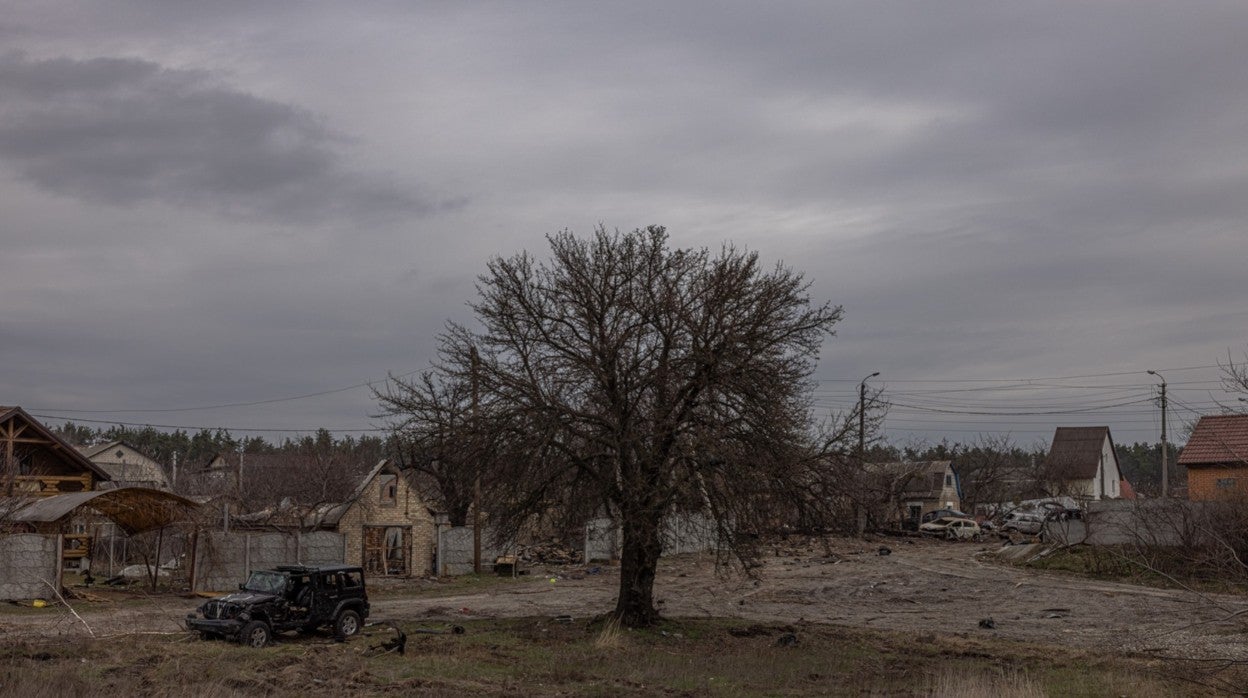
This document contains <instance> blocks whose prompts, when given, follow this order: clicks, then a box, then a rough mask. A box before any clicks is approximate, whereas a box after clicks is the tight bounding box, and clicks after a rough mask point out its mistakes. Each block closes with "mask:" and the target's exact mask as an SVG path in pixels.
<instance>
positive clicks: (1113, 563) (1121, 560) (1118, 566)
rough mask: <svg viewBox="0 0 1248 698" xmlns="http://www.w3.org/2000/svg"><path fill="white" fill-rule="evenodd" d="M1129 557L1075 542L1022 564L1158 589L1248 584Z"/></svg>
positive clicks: (1230, 589) (1222, 589)
mask: <svg viewBox="0 0 1248 698" xmlns="http://www.w3.org/2000/svg"><path fill="white" fill-rule="evenodd" d="M1131 560H1132V558H1131V553H1130V551H1123V550H1118V549H1115V548H1112V547H1107V546H1093V545H1077V546H1072V547H1069V548H1062V549H1059V550H1056V551H1054V552H1052V553H1050V554H1049V555H1046V556H1045V557H1042V558H1039V559H1037V560H1033V561H1031V562H1028V563H1026V565H1025V566H1026V567H1030V568H1032V569H1038V570H1046V571H1049V572H1060V573H1064V574H1074V575H1078V576H1082V577H1091V578H1093V579H1103V580H1106V581H1117V582H1128V583H1131V584H1141V585H1145V586H1151V587H1157V588H1161V589H1179V588H1182V586H1186V587H1189V588H1192V589H1195V590H1197V591H1204V592H1216V593H1226V594H1248V584H1245V583H1243V581H1241V580H1235V579H1220V578H1210V577H1203V576H1194V575H1192V574H1190V573H1189V572H1188V570H1187V568H1185V567H1184V566H1183V565H1182V564H1179V563H1173V564H1172V563H1171V562H1170V561H1167V560H1165V559H1156V560H1150V561H1148V562H1147V563H1146V564H1139V563H1136V562H1132V561H1131ZM1141 562H1143V561H1141ZM1149 567H1152V568H1154V569H1157V570H1163V571H1165V572H1166V574H1161V573H1160V572H1156V571H1154V569H1149ZM1167 575H1169V576H1167ZM1175 580H1177V581H1178V582H1181V583H1182V585H1180V584H1176V582H1175Z"/></svg>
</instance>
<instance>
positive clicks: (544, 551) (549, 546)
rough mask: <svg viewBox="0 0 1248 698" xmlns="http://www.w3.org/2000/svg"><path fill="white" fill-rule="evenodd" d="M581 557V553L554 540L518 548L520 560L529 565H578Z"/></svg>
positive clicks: (582, 554) (582, 555)
mask: <svg viewBox="0 0 1248 698" xmlns="http://www.w3.org/2000/svg"><path fill="white" fill-rule="evenodd" d="M583 557H584V553H583V552H582V551H580V550H577V549H576V548H573V547H571V546H569V545H566V544H564V543H560V542H559V541H554V540H551V541H545V542H541V543H533V544H530V545H526V546H522V547H521V548H520V559H521V560H522V561H523V562H529V563H535V562H536V563H542V564H547V565H579V564H581V562H582V558H583Z"/></svg>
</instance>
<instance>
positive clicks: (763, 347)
mask: <svg viewBox="0 0 1248 698" xmlns="http://www.w3.org/2000/svg"><path fill="white" fill-rule="evenodd" d="M548 239H549V243H550V248H551V255H552V258H551V259H550V261H549V262H539V261H537V260H535V259H534V258H533V257H532V256H530V255H529V254H528V253H522V254H519V255H517V256H514V257H511V258H495V259H493V260H492V261H491V262H490V263H489V266H488V271H487V272H486V273H485V274H484V275H483V276H481V277H480V279H479V283H478V292H479V294H480V297H479V299H478V300H477V301H476V302H475V303H474V304H473V305H472V308H473V310H474V311H475V314H476V319H477V320H478V322H479V323H480V327H481V330H480V331H479V332H474V331H472V330H470V329H468V328H467V327H466V326H463V325H457V324H452V325H450V326H449V329H448V331H447V333H446V334H445V335H444V345H443V356H444V359H445V366H444V368H445V369H446V370H447V371H448V372H449V373H451V374H452V375H455V376H457V377H458V378H459V379H460V380H469V379H470V378H471V376H472V371H473V363H472V361H471V358H470V357H471V356H472V353H473V351H474V349H476V350H478V351H479V352H480V362H479V364H478V365H479V379H480V386H481V391H482V396H483V398H482V399H483V400H488V402H489V403H490V404H489V408H490V410H491V412H492V413H495V414H498V415H501V416H500V419H502V422H501V423H502V424H505V425H507V427H505V438H507V439H508V440H509V442H510V446H509V450H511V451H512V452H513V453H515V454H516V455H515V456H514V457H510V458H506V459H502V461H503V462H502V463H501V464H500V465H499V467H500V468H501V469H502V470H503V471H504V474H505V481H506V482H508V483H509V487H508V489H507V491H506V492H505V493H501V494H500V495H499V496H495V497H494V498H493V499H492V501H491V506H492V508H491V510H490V516H491V521H492V522H493V523H494V524H496V525H498V526H503V527H505V526H507V525H508V524H510V525H511V526H513V527H514V526H518V525H519V523H518V522H520V521H522V520H526V519H528V518H529V517H531V516H532V515H533V514H534V513H535V512H536V513H540V512H543V511H546V510H549V509H550V508H551V507H552V505H556V504H562V503H565V502H572V501H573V500H579V502H580V503H581V506H584V505H585V503H590V504H593V505H602V506H603V507H604V508H605V509H606V510H607V511H609V512H610V513H611V514H612V515H613V516H614V517H616V519H617V520H618V522H619V525H620V527H621V529H622V533H623V547H622V554H621V566H620V587H619V596H618V599H617V603H616V609H615V615H616V616H617V617H618V618H619V619H620V621H621V622H622V623H624V624H625V625H628V626H643V625H648V624H650V623H652V622H653V621H655V620H656V618H657V617H658V614H657V612H656V611H655V608H654V603H653V585H654V577H655V569H656V566H657V564H658V560H659V556H660V554H661V553H662V551H663V536H662V532H663V524H664V520H665V518H666V517H668V516H669V515H671V514H672V513H673V512H677V511H681V510H692V509H696V510H698V511H699V512H703V513H706V514H708V515H710V516H711V517H713V518H714V519H715V520H716V521H718V522H719V526H720V532H721V534H722V536H723V537H724V539H725V541H726V542H727V543H729V544H730V545H731V546H733V548H734V549H736V550H739V551H744V550H745V549H746V547H747V540H746V537H745V536H742V535H737V532H739V531H743V530H749V529H751V528H753V527H755V526H757V525H761V523H762V522H761V520H760V515H763V514H764V513H765V511H766V507H765V506H763V504H762V503H763V502H766V501H768V500H773V501H774V500H775V499H776V498H777V497H778V496H779V495H780V494H781V493H782V492H784V491H785V490H786V489H792V488H794V487H802V488H805V487H807V486H808V485H809V483H808V480H807V479H806V478H804V477H801V476H800V475H801V474H800V473H795V469H797V468H799V467H802V466H801V465H799V464H801V463H803V462H806V461H809V459H808V458H806V456H808V453H807V451H806V448H805V444H806V442H807V439H808V438H809V434H810V429H811V427H812V425H811V424H810V423H809V418H808V414H809V409H808V408H809V399H808V394H809V389H810V387H811V385H810V382H809V375H810V373H811V371H812V369H813V366H814V361H815V358H816V355H817V352H818V350H819V347H820V345H821V343H822V341H823V339H824V337H825V336H827V335H828V334H830V333H831V329H832V326H833V325H834V324H835V323H836V322H837V321H838V320H839V319H840V317H841V310H840V308H839V307H833V306H830V305H827V304H825V305H818V306H812V304H811V301H810V299H809V297H808V296H807V291H808V286H809V284H808V283H807V282H806V281H804V280H803V278H802V276H801V275H799V274H797V273H795V272H793V271H791V270H789V269H788V268H787V267H784V266H777V267H775V268H774V269H772V270H770V271H767V270H765V269H764V268H763V267H762V264H761V263H760V261H759V259H758V256H757V254H754V253H746V252H743V251H740V250H737V249H735V248H734V247H732V246H725V247H724V248H723V249H722V250H721V251H720V252H719V253H718V254H712V253H711V252H710V251H709V250H706V249H700V250H698V249H672V248H670V247H669V245H668V236H667V233H666V231H665V230H664V229H663V228H662V227H653V226H652V227H649V228H646V229H645V230H635V231H633V232H631V233H627V234H621V233H619V232H618V231H617V232H615V233H609V232H607V231H606V230H605V229H603V228H599V229H598V230H597V231H596V232H595V234H594V235H593V236H592V237H590V238H588V239H580V238H577V237H575V236H574V235H573V234H571V233H570V232H566V231H565V232H562V233H559V234H556V235H553V236H550V237H549V238H548ZM804 459H805V460H804ZM795 474H796V475H799V476H798V477H794V475H795ZM499 481H500V482H501V481H503V478H502V477H500V478H499ZM496 492H497V488H496Z"/></svg>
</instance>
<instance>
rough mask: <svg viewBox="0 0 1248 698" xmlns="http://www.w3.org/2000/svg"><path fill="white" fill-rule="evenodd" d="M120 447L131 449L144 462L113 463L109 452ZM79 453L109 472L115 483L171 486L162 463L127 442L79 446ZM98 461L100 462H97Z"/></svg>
mask: <svg viewBox="0 0 1248 698" xmlns="http://www.w3.org/2000/svg"><path fill="white" fill-rule="evenodd" d="M118 447H124V448H127V449H129V450H130V451H132V452H133V453H134V454H135V455H137V456H138V457H139V458H142V459H143V462H139V463H115V462H111V461H110V460H109V456H111V455H112V454H111V453H108V452H109V451H112V450H113V449H114V448H118ZM78 451H79V452H80V453H82V455H84V456H86V457H87V458H89V459H91V462H93V463H95V464H96V465H97V466H99V467H100V468H103V469H104V470H106V471H108V473H109V475H110V476H112V479H113V480H114V481H120V482H130V483H136V482H151V483H156V484H157V485H159V486H168V484H169V478H168V477H166V476H165V471H164V468H163V467H161V465H160V463H157V462H156V460H155V459H154V458H152V457H151V456H149V455H147V454H146V453H144V452H143V451H141V450H139V449H138V448H135V447H134V446H132V445H130V444H128V443H126V442H125V441H109V442H108V443H104V444H96V445H95V446H79V447H78ZM105 454H107V455H105ZM101 456H103V457H101ZM97 459H99V460H100V462H96V460H97Z"/></svg>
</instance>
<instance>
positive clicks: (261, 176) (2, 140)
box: [0, 54, 436, 221]
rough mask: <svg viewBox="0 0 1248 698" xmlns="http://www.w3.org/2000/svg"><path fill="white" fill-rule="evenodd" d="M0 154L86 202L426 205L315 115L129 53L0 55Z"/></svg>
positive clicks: (367, 208) (241, 209) (299, 217)
mask: <svg viewBox="0 0 1248 698" xmlns="http://www.w3.org/2000/svg"><path fill="white" fill-rule="evenodd" d="M0 93H3V94H4V96H5V97H4V103H3V105H0V115H2V118H0V159H2V160H4V161H6V162H7V163H9V164H10V165H11V166H13V167H14V168H15V169H16V170H17V171H18V172H19V173H21V175H22V176H24V177H25V178H27V179H28V180H30V181H32V182H34V183H35V184H37V185H38V186H40V187H42V188H44V189H46V190H48V191H51V192H55V193H58V194H64V195H69V196H73V197H79V198H82V199H85V200H88V201H91V202H96V203H107V204H134V203H138V202H144V201H158V202H162V203H167V204H175V205H192V206H197V207H204V208H208V209H211V210H213V211H217V212H223V213H228V214H237V215H244V216H250V215H258V216H261V217H265V218H272V219H276V220H289V221H312V220H318V219H322V218H324V217H326V216H329V217H346V216H361V215H364V216H382V217H386V216H392V215H396V214H419V213H427V212H429V211H431V210H433V209H434V208H436V207H435V206H434V205H433V204H431V203H430V202H429V201H427V200H424V199H422V198H420V197H418V196H415V195H413V194H412V193H409V192H406V191H403V190H400V189H398V188H397V187H395V186H394V185H392V184H389V183H386V182H384V181H383V180H382V179H381V177H379V176H377V175H370V174H366V173H358V172H353V171H351V170H350V169H349V168H348V166H347V165H346V164H345V163H344V158H343V155H342V150H343V149H344V147H345V146H346V145H347V142H346V140H345V139H344V138H343V137H342V136H341V135H339V134H337V133H335V132H334V131H332V130H331V129H329V128H327V127H326V126H325V124H324V123H322V121H321V120H320V119H318V118H317V117H316V115H314V114H312V113H311V112H309V111H307V110H304V109H300V108H298V107H296V106H292V105H289V104H283V103H280V102H276V101H273V100H268V99H263V98H260V97H257V96H254V95H251V94H247V93H245V92H241V91H238V90H235V89H232V88H230V87H228V86H224V85H221V84H219V83H218V82H217V81H215V80H213V79H212V77H211V76H210V75H209V74H207V73H205V72H202V71H191V70H174V69H168V68H163V67H161V66H160V65H158V64H157V63H154V62H151V61H145V60H140V59H133V58H95V59H90V60H74V59H69V58H58V59H51V60H32V59H29V58H26V57H24V56H22V55H20V54H9V55H6V56H3V57H0Z"/></svg>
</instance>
